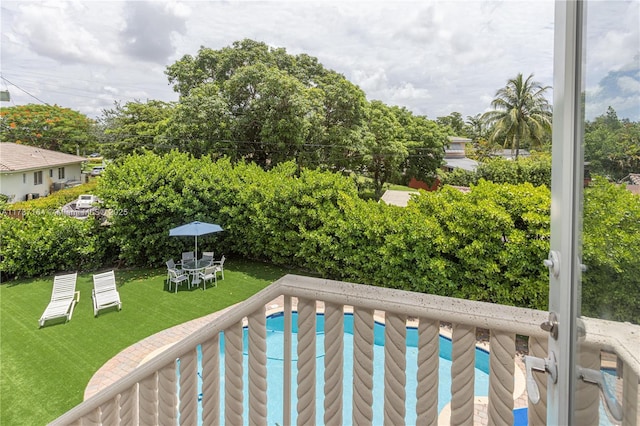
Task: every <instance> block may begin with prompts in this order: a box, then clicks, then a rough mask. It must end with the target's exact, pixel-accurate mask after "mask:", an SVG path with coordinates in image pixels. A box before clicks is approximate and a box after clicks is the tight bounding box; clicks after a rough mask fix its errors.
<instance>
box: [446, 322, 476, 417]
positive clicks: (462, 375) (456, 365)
mask: <svg viewBox="0 0 640 426" xmlns="http://www.w3.org/2000/svg"><path fill="white" fill-rule="evenodd" d="M451 340H452V346H453V347H452V352H451V424H452V425H470V424H473V410H474V402H473V391H474V389H473V386H474V381H475V379H474V378H475V358H476V328H475V327H473V326H468V325H460V324H454V325H453V336H452V339H451Z"/></svg>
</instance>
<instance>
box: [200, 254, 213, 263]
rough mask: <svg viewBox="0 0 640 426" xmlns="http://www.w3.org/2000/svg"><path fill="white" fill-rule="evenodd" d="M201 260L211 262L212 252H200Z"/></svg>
mask: <svg viewBox="0 0 640 426" xmlns="http://www.w3.org/2000/svg"><path fill="white" fill-rule="evenodd" d="M202 260H208V261H209V262H213V252H212V251H203V252H202Z"/></svg>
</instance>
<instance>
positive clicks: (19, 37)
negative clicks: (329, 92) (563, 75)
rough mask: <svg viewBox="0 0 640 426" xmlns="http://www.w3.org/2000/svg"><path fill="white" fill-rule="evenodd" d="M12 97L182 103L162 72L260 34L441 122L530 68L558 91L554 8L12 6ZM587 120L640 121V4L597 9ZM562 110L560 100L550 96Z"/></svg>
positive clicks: (463, 4) (4, 43)
mask: <svg viewBox="0 0 640 426" xmlns="http://www.w3.org/2000/svg"><path fill="white" fill-rule="evenodd" d="M0 8H1V28H2V38H1V44H0V47H1V52H0V64H1V65H0V72H1V77H2V78H1V79H0V90H8V91H9V92H10V94H11V102H3V103H2V106H13V105H23V104H27V103H47V104H51V105H53V104H56V105H59V106H62V107H67V108H71V109H74V110H76V111H79V112H81V113H83V114H86V115H88V116H89V117H92V118H96V117H98V116H100V114H101V113H102V111H103V110H104V109H110V108H113V107H114V102H121V103H126V102H132V101H142V102H144V101H146V100H150V99H155V100H162V101H177V100H178V95H177V94H176V93H175V92H174V91H173V89H172V87H171V86H170V85H169V81H168V79H167V77H166V75H165V74H164V71H165V69H166V67H167V66H168V65H171V64H173V63H174V62H176V61H177V60H179V59H180V58H182V57H183V56H184V55H196V54H197V51H198V49H199V48H200V47H201V46H204V47H208V48H212V49H220V48H222V47H226V46H230V45H231V44H232V43H233V42H234V41H237V40H242V39H245V38H250V39H253V40H256V41H261V42H265V43H267V44H268V45H270V46H273V47H283V48H285V49H286V50H287V52H288V53H290V54H299V53H306V54H308V55H311V56H314V57H316V58H318V60H319V61H320V63H322V64H323V65H324V66H325V67H326V68H329V69H333V70H335V71H337V72H339V73H341V74H343V75H344V76H345V77H346V78H347V79H348V80H350V81H351V82H353V83H355V84H357V85H358V86H359V87H360V88H361V89H363V90H364V92H365V93H366V95H367V98H368V99H369V100H374V99H377V100H381V101H383V102H385V103H386V104H388V105H399V106H404V107H406V108H408V109H409V110H411V111H412V112H413V113H415V114H419V115H426V116H427V117H428V118H431V119H435V118H437V117H440V116H446V115H449V114H450V113H452V112H454V111H455V112H459V113H460V114H462V116H463V117H464V118H466V117H467V116H474V115H476V114H480V113H483V112H485V111H487V110H489V109H490V103H491V100H492V99H494V97H495V94H496V91H497V90H498V89H500V88H501V87H504V86H505V84H506V83H507V81H508V80H509V79H511V78H514V77H515V76H516V75H517V74H518V73H522V74H523V75H524V76H525V77H526V76H528V75H530V74H533V75H534V80H536V81H538V82H540V83H541V84H542V85H544V86H552V85H553V49H554V42H553V36H554V8H555V6H554V2H553V1H552V0H530V1H514V0H509V1H480V0H473V1H462V0H446V1H445V0H435V1H434V0H421V1H368V0H360V1H355V0H341V1H338V2H334V1H330V0H329V1H314V0H288V1H170V0H157V1H91V0H89V1H87V0H83V1H80V0H79V1H62V0H57V1H29V0H23V1H10V0H2V2H1V3H0ZM587 16H588V31H587V46H588V47H587V52H588V53H587V80H586V92H587V106H586V114H587V118H588V119H592V118H593V117H595V116H598V115H601V114H603V113H604V112H605V111H606V109H607V106H609V105H611V106H613V107H614V109H616V111H617V113H618V116H619V117H620V118H629V119H631V120H633V121H638V120H640V35H639V34H640V32H639V28H640V0H631V1H594V2H591V3H590V4H589V10H588V15H587ZM547 97H548V99H549V100H550V101H552V99H553V92H552V90H549V91H548V96H547Z"/></svg>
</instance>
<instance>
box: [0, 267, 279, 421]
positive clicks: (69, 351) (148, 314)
mask: <svg viewBox="0 0 640 426" xmlns="http://www.w3.org/2000/svg"><path fill="white" fill-rule="evenodd" d="M286 273H288V271H286V270H284V269H282V268H278V267H274V266H272V265H267V264H263V263H257V262H249V261H239V260H236V261H234V260H228V261H227V262H225V279H224V280H218V287H217V288H208V289H207V290H206V291H202V289H201V288H198V289H195V288H194V289H193V290H188V289H186V288H185V287H184V286H181V287H180V289H179V290H178V293H177V294H175V293H173V292H171V293H170V292H168V291H167V290H166V288H165V285H164V278H165V276H166V269H157V270H131V271H116V280H117V284H118V291H119V292H120V299H121V300H122V311H120V312H118V311H117V310H115V308H113V309H110V310H104V311H101V313H100V314H99V315H98V317H97V318H94V316H93V308H92V302H91V289H92V287H93V282H92V277H91V274H82V275H79V276H78V282H77V289H78V290H79V291H80V303H78V304H77V305H76V308H75V311H74V313H73V318H72V319H71V321H70V322H67V323H66V324H65V323H64V322H57V323H56V322H54V321H55V320H54V321H50V322H48V323H47V324H45V326H44V327H43V328H41V329H39V328H38V319H39V318H40V316H41V315H42V312H43V311H44V309H45V307H46V306H47V303H48V302H49V299H50V297H51V288H52V286H53V278H52V277H45V278H42V279H34V280H22V281H15V282H9V283H4V284H2V285H0V424H2V425H43V424H46V423H47V422H49V421H51V420H53V419H55V418H56V417H58V416H59V415H61V414H62V413H64V412H66V411H67V410H69V409H70V408H72V407H73V406H75V405H77V404H78V403H80V402H81V401H82V397H83V394H84V389H85V387H86V385H87V383H88V382H89V380H90V378H91V377H92V375H93V374H94V373H95V372H96V371H97V370H98V369H99V368H100V367H101V366H102V365H103V364H104V363H105V362H107V361H108V360H109V359H110V358H112V357H113V356H114V355H116V354H117V353H119V352H120V351H121V350H123V349H124V348H126V347H128V346H130V345H131V344H133V343H135V342H137V341H139V340H141V339H143V338H145V337H147V336H150V335H152V334H154V333H156V332H158V331H161V330H164V329H166V328H169V327H172V326H174V325H177V324H180V323H183V322H185V321H188V320H191V319H194V318H198V317H201V316H203V315H206V314H209V313H211V312H215V311H218V310H220V309H222V308H225V307H227V306H230V305H232V304H234V303H237V302H239V301H242V300H245V299H246V298H247V297H249V296H251V295H253V294H255V293H256V292H258V291H259V290H261V289H263V288H265V287H266V286H268V285H269V284H270V283H272V282H273V281H275V280H277V279H278V278H280V277H281V276H283V275H284V274H286Z"/></svg>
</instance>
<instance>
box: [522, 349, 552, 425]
mask: <svg viewBox="0 0 640 426" xmlns="http://www.w3.org/2000/svg"><path fill="white" fill-rule="evenodd" d="M547 340H548V338H547V337H544V338H537V337H529V355H531V356H535V357H538V358H546V357H548V356H549V354H548V349H547V346H548V345H547ZM533 379H534V380H535V381H536V385H538V391H539V392H540V401H539V402H538V403H537V404H534V403H533V402H531V400H529V399H528V398H527V406H528V408H527V415H528V419H529V424H530V425H540V426H544V425H546V424H547V375H546V374H542V373H533Z"/></svg>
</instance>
